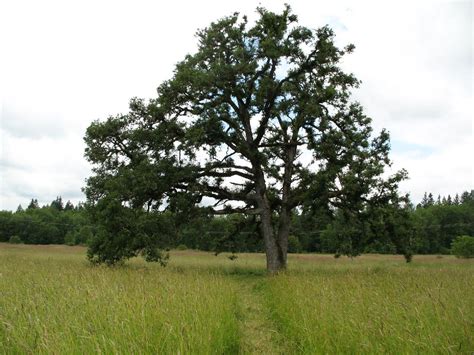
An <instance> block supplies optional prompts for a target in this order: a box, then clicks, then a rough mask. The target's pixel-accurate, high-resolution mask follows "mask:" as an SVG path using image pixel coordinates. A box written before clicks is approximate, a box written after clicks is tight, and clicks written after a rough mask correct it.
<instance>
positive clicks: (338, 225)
mask: <svg viewBox="0 0 474 355" xmlns="http://www.w3.org/2000/svg"><path fill="white" fill-rule="evenodd" d="M94 213H96V212H95V210H94V209H88V208H87V206H85V205H84V204H83V203H79V204H78V205H77V206H74V205H73V204H72V203H71V202H70V201H68V202H66V204H64V203H63V201H62V198H61V197H58V198H56V199H55V200H54V201H52V202H51V203H50V204H49V205H44V206H42V207H40V206H39V204H38V201H37V200H36V199H32V200H31V202H30V204H29V205H28V207H27V208H25V209H24V208H23V207H22V206H21V205H20V206H19V207H18V209H17V210H16V212H11V211H1V212H0V242H8V241H10V240H11V241H12V242H15V241H16V242H22V243H25V244H68V245H77V244H81V245H88V244H91V243H92V244H93V243H100V242H102V240H101V238H100V228H98V227H97V225H96V223H95V220H96V219H97V218H100V216H97V215H95V214H94ZM340 213H342V212H341V211H338V210H330V209H327V210H322V209H319V210H317V211H316V212H315V211H314V210H309V209H308V210H300V211H296V212H295V213H293V215H292V221H291V228H290V237H289V241H288V249H289V252H293V253H294V252H317V253H318V252H319V253H334V254H336V255H340V254H349V255H358V254H360V253H384V254H406V253H407V252H409V253H410V254H449V253H450V248H451V245H452V242H453V240H454V239H455V238H456V237H458V236H461V235H471V236H474V190H471V191H470V192H468V191H465V192H463V193H462V194H456V195H455V197H454V198H450V196H449V195H448V196H446V197H441V196H440V197H439V198H437V199H434V198H433V195H432V194H431V193H426V194H425V195H424V198H423V199H422V201H421V202H420V203H419V204H418V205H416V206H415V205H413V204H412V203H407V204H405V205H403V206H399V207H398V208H395V207H393V206H391V207H390V206H388V207H387V206H385V207H384V208H383V209H374V208H371V209H369V210H367V211H366V213H365V214H364V215H362V216H360V218H359V219H358V220H357V221H354V223H353V224H352V225H346V224H345V222H344V220H342V219H341V216H340ZM183 217H184V216H183V215H181V214H180V213H173V212H170V211H166V212H164V211H161V212H157V211H150V212H149V213H148V214H146V218H145V219H143V220H142V221H141V223H142V224H143V225H146V226H147V228H148V229H149V230H150V233H149V234H150V235H155V236H158V237H157V238H159V241H158V244H159V246H160V248H162V249H167V248H179V249H196V250H205V251H214V252H233V253H240V252H263V251H264V244H263V241H262V238H261V236H260V234H259V233H260V226H259V221H258V219H257V218H256V217H255V216H246V215H243V214H232V215H226V216H214V215H212V214H208V213H206V212H205V210H196V211H195V213H194V214H193V213H188V214H187V215H186V220H184V218H183ZM121 218H123V216H121ZM131 218H133V216H131ZM125 222H126V221H125ZM12 237H13V239H12ZM407 248H409V250H407Z"/></svg>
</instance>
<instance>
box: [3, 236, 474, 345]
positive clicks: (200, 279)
mask: <svg viewBox="0 0 474 355" xmlns="http://www.w3.org/2000/svg"><path fill="white" fill-rule="evenodd" d="M264 266H265V258H264V256H263V255H261V254H243V255H240V256H239V258H238V259H237V260H235V261H230V260H229V259H228V258H227V257H226V255H219V256H218V257H215V256H213V255H212V254H210V253H202V252H191V251H177V252H174V253H173V254H172V257H171V261H170V264H169V266H167V267H166V268H161V267H159V266H156V265H152V264H146V263H144V262H143V261H140V260H132V261H131V262H128V263H127V264H126V265H125V266H121V267H116V268H107V267H93V266H91V265H90V264H88V262H87V261H86V260H85V250H84V249H83V248H78V247H67V246H44V247H41V246H28V245H11V244H0V354H3V353H7V354H10V353H11V354H16V353H21V354H23V353H35V354H36V353H40V354H41V353H43V354H50V353H68V354H69V353H78V354H79V353H81V354H83V353H87V354H88V353H107V354H109V353H120V354H137V353H140V354H143V353H153V354H155V353H163V354H177V353H180V354H235V353H239V352H241V353H246V352H255V353H306V354H318V353H330V354H333V353H346V354H348V353H350V354H355V353H357V354H359V353H396V354H400V353H403V354H404V353H413V354H419V353H430V354H431V353H472V351H474V262H473V261H472V260H458V259H455V258H454V257H443V258H437V257H415V259H414V262H413V264H412V265H407V264H405V263H404V261H403V258H402V257H396V256H374V255H371V256H370V255H369V256H363V257H361V258H357V259H354V260H350V259H347V258H340V259H337V260H336V259H334V258H333V257H331V256H324V255H291V256H290V263H289V267H290V269H289V270H288V271H287V272H285V273H282V274H280V275H277V276H274V277H268V276H266V275H265V269H264ZM254 337H255V338H254ZM250 340H251V341H250Z"/></svg>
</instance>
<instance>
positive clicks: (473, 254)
mask: <svg viewBox="0 0 474 355" xmlns="http://www.w3.org/2000/svg"><path fill="white" fill-rule="evenodd" d="M451 253H452V254H454V255H456V256H457V257H458V258H474V237H470V236H468V235H462V236H459V237H457V238H456V239H454V241H453V242H452V244H451Z"/></svg>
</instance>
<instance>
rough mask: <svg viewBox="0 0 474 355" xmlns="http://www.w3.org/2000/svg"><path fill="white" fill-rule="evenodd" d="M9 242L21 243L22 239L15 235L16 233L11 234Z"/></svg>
mask: <svg viewBox="0 0 474 355" xmlns="http://www.w3.org/2000/svg"><path fill="white" fill-rule="evenodd" d="M9 242H10V243H11V244H22V243H23V241H22V240H21V238H20V237H19V236H17V235H12V236H11V237H10V240H9Z"/></svg>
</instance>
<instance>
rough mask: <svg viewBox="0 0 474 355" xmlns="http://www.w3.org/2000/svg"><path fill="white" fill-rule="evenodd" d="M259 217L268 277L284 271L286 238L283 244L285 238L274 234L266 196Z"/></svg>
mask: <svg viewBox="0 0 474 355" xmlns="http://www.w3.org/2000/svg"><path fill="white" fill-rule="evenodd" d="M260 217H261V228H262V235H263V240H264V242H265V254H266V257H267V272H268V273H269V274H270V275H274V274H277V273H278V272H280V271H282V270H285V269H286V259H287V258H286V254H287V246H288V236H286V242H285V238H283V239H281V238H280V233H279V234H278V236H277V235H276V234H275V231H274V228H273V223H272V211H271V209H270V205H269V203H268V200H267V198H266V196H264V197H263V208H262V212H261V214H260ZM282 241H283V243H282Z"/></svg>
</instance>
